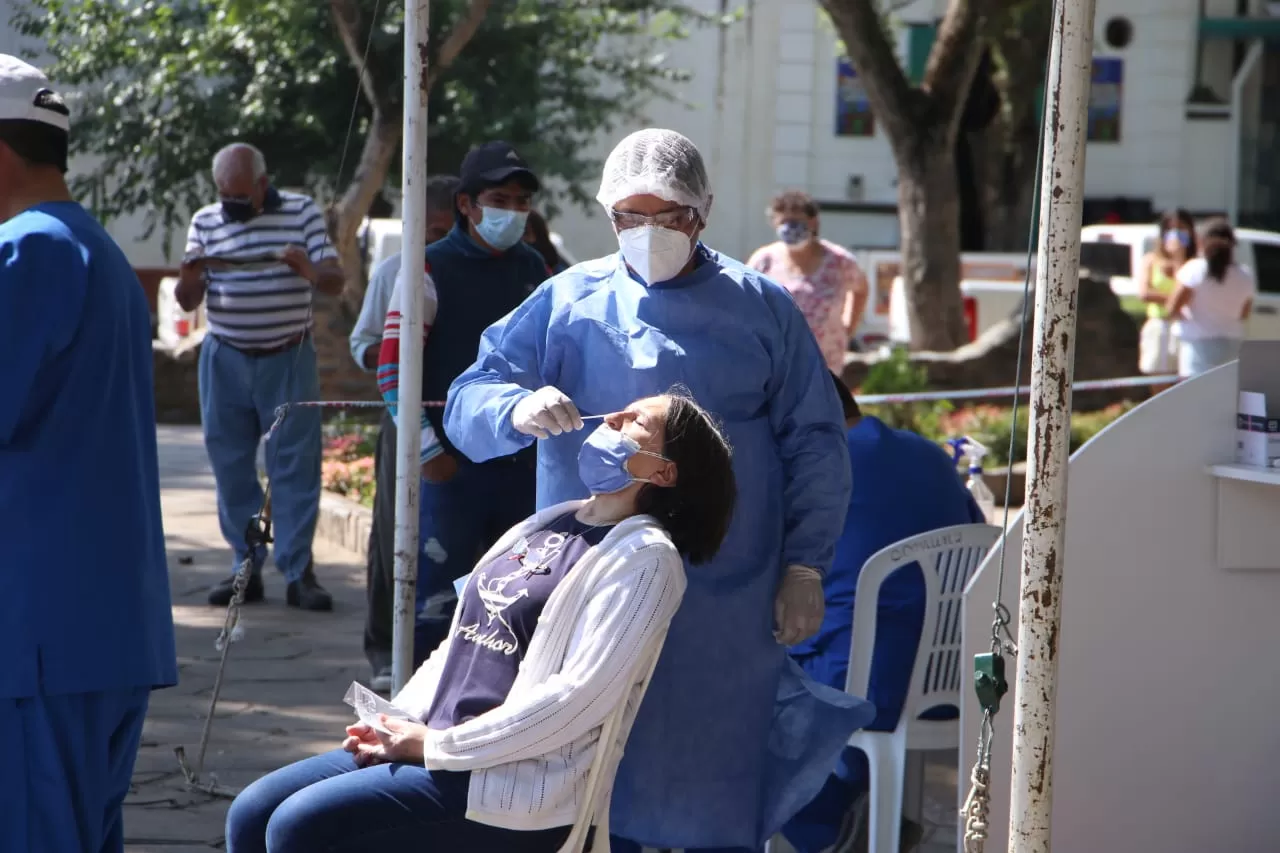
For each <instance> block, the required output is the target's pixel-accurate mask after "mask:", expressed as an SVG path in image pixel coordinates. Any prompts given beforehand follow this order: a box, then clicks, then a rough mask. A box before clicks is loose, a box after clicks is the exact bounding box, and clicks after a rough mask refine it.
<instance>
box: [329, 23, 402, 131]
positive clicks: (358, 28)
mask: <svg viewBox="0 0 1280 853" xmlns="http://www.w3.org/2000/svg"><path fill="white" fill-rule="evenodd" d="M329 11H330V13H331V14H332V15H333V25H334V27H335V28H336V29H337V30H338V36H339V38H341V39H342V46H343V48H344V49H345V50H346V52H347V58H348V59H350V60H351V65H352V67H353V68H355V70H356V73H357V74H358V75H359V76H360V91H361V92H362V93H363V94H364V98H365V100H366V101H368V102H369V104H370V105H371V106H372V107H373V108H374V109H375V110H379V109H382V110H385V109H388V108H389V107H391V105H392V104H393V103H394V102H393V101H389V100H388V99H387V94H388V90H387V88H386V86H385V85H383V82H382V81H380V80H377V79H376V77H375V74H374V70H373V68H372V67H371V66H370V64H369V63H368V62H366V56H365V42H364V39H367V38H368V36H367V35H365V34H364V29H365V28H364V26H363V23H364V22H363V16H362V15H361V14H360V6H359V4H358V3H357V2H356V0H329ZM377 23H378V22H377V21H371V22H370V23H369V26H370V27H373V26H376V25H377ZM362 36H363V38H362Z"/></svg>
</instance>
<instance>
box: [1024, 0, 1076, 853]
mask: <svg viewBox="0 0 1280 853" xmlns="http://www.w3.org/2000/svg"><path fill="white" fill-rule="evenodd" d="M1096 5H1097V0H1058V2H1057V3H1056V4H1055V8H1054V13H1053V44H1052V48H1051V54H1050V59H1049V75H1048V80H1047V81H1046V85H1045V93H1046V100H1045V119H1044V120H1045V121H1047V122H1048V125H1047V126H1046V128H1045V139H1044V163H1045V168H1044V171H1043V173H1042V177H1041V182H1040V198H1041V205H1040V237H1039V254H1038V256H1037V262H1036V304H1035V327H1034V331H1033V338H1032V353H1031V405H1030V411H1031V422H1030V424H1029V427H1028V432H1029V435H1028V453H1027V489H1026V498H1025V503H1024V506H1025V514H1024V521H1023V539H1022V582H1021V592H1020V596H1019V606H1018V670H1017V692H1016V694H1015V697H1016V703H1015V709H1014V718H1013V726H1014V739H1013V780H1012V789H1011V794H1010V802H1009V853H1048V850H1049V843H1050V829H1051V817H1052V812H1053V735H1054V730H1053V722H1054V702H1055V698H1056V693H1057V677H1058V640H1059V630H1058V629H1059V625H1060V620H1061V609H1062V566H1063V554H1064V547H1063V545H1064V542H1065V539H1066V519H1067V458H1068V456H1069V450H1068V437H1069V435H1070V430H1071V379H1072V372H1073V364H1072V362H1073V360H1074V357H1075V338H1076V295H1077V291H1078V289H1079V286H1080V278H1079V270H1080V225H1081V218H1082V206H1083V200H1084V199H1083V195H1084V158H1085V133H1086V126H1087V120H1088V106H1089V85H1090V78H1091V73H1090V72H1091V69H1092V60H1093V21H1094V12H1095V9H1096Z"/></svg>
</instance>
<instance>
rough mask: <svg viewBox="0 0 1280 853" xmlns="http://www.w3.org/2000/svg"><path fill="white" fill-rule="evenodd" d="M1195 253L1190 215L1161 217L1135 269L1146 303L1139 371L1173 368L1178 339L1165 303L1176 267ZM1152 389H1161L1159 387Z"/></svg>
mask: <svg viewBox="0 0 1280 853" xmlns="http://www.w3.org/2000/svg"><path fill="white" fill-rule="evenodd" d="M1196 252H1197V247H1196V231H1195V225H1194V224H1193V223H1192V221H1191V214H1190V213H1188V212H1187V211H1185V210H1183V209H1182V208H1177V209H1176V210H1170V211H1168V212H1167V213H1165V214H1164V216H1161V217H1160V236H1159V237H1158V238H1157V240H1156V245H1155V248H1153V249H1152V250H1151V251H1150V252H1148V253H1147V254H1146V256H1145V257H1143V259H1142V266H1141V267H1140V268H1139V270H1138V282H1137V284H1138V298H1139V299H1141V300H1142V301H1143V302H1145V303H1146V305H1147V321H1146V322H1145V323H1144V324H1143V326H1142V333H1141V335H1140V336H1139V339H1138V344H1139V346H1138V369H1139V370H1140V371H1142V372H1143V373H1146V374H1148V375H1154V374H1161V373H1172V372H1173V371H1174V370H1176V369H1177V366H1178V363H1177V362H1178V339H1177V336H1176V335H1175V334H1174V331H1175V329H1174V326H1175V323H1174V322H1173V321H1172V320H1171V319H1170V318H1169V315H1168V313H1167V309H1166V303H1167V302H1168V301H1169V296H1170V295H1171V294H1172V293H1173V291H1174V290H1175V289H1177V285H1178V282H1177V275H1178V270H1180V269H1182V265H1183V264H1185V263H1186V262H1187V261H1189V260H1191V259H1192V258H1194V257H1195V256H1196ZM1164 387H1167V386H1164ZM1153 390H1156V391H1159V390H1163V387H1161V388H1156V389H1153Z"/></svg>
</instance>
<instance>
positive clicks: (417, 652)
mask: <svg viewBox="0 0 1280 853" xmlns="http://www.w3.org/2000/svg"><path fill="white" fill-rule="evenodd" d="M534 480H535V473H534V467H533V464H532V460H529V459H526V458H524V457H508V458H504V459H497V460H494V461H492V462H486V463H484V464H482V465H476V464H473V463H470V462H465V461H464V462H463V463H462V464H461V467H460V468H459V469H458V474H457V476H455V477H454V478H453V479H452V480H449V481H448V482H447V483H426V482H424V483H423V484H422V499H421V503H420V504H419V518H418V524H419V527H418V543H419V545H418V590H417V614H418V618H417V620H416V625H415V631H414V657H415V659H416V660H417V661H418V662H419V663H420V662H421V661H422V660H424V659H425V658H426V657H427V656H428V655H430V654H431V652H433V651H435V649H436V647H437V646H439V645H440V643H442V642H443V641H444V639H445V638H446V636H447V635H448V633H449V623H450V622H451V620H452V618H453V610H454V605H455V604H456V603H457V597H456V595H455V594H454V591H453V582H454V581H455V580H457V579H458V578H460V577H462V576H463V575H465V574H467V573H468V572H470V571H471V570H472V569H473V568H475V564H476V560H478V559H479V558H480V557H481V556H483V554H484V552H485V551H487V550H488V549H489V547H490V546H491V545H493V543H494V542H495V541H497V539H498V537H499V536H501V535H502V534H503V533H506V532H507V531H508V530H510V529H511V528H512V527H514V526H515V525H517V524H519V523H520V522H522V521H524V520H525V519H526V518H528V517H529V516H531V515H533V510H534Z"/></svg>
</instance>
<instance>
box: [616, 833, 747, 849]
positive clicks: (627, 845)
mask: <svg viewBox="0 0 1280 853" xmlns="http://www.w3.org/2000/svg"><path fill="white" fill-rule="evenodd" d="M609 849H610V850H611V851H613V853H640V851H641V850H642V849H643V848H642V847H641V846H640V845H639V844H637V843H635V842H634V841H627V840H626V839H625V838H618V837H617V836H616V835H610V836H609ZM684 853H756V851H754V850H751V849H749V848H746V847H697V848H694V847H689V848H686V849H685V851H684Z"/></svg>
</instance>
